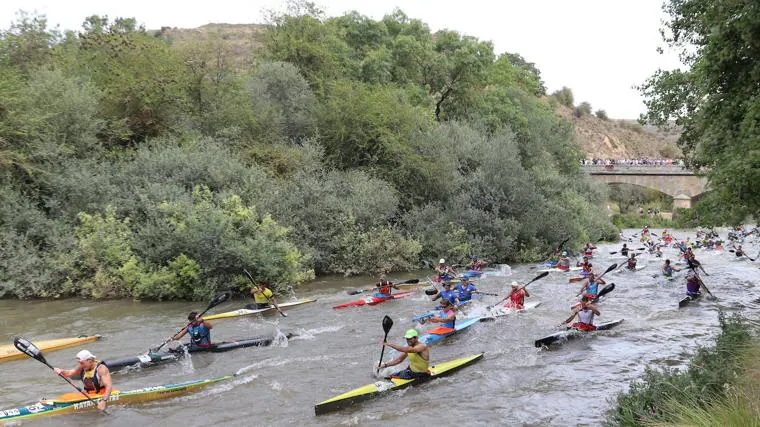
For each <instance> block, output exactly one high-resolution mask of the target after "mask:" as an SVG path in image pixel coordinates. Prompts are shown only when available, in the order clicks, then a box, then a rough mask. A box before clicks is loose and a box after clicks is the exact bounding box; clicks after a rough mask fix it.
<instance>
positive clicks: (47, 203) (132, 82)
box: [0, 2, 617, 299]
mask: <svg viewBox="0 0 760 427" xmlns="http://www.w3.org/2000/svg"><path fill="white" fill-rule="evenodd" d="M136 23H137V21H136V20H135V19H132V18H119V19H115V20H109V19H107V18H105V17H99V16H91V17H89V18H87V20H86V21H85V24H84V26H83V28H81V29H79V30H76V31H66V32H64V33H60V32H57V31H54V30H51V29H50V28H48V26H47V23H46V20H45V18H44V17H42V16H37V15H26V14H21V15H19V17H18V19H17V21H16V22H14V23H13V25H12V26H11V27H10V28H8V29H6V30H4V31H2V32H1V33H0V86H1V87H2V93H3V94H4V95H5V96H4V97H3V98H2V99H0V194H2V197H3V200H4V202H5V203H4V204H3V206H2V207H0V248H1V249H2V250H0V295H2V296H6V297H20V298H25V297H57V296H66V295H82V296H88V297H134V298H154V299H168V298H205V297H207V296H208V295H209V294H212V293H215V292H217V291H219V290H221V289H229V288H233V289H241V290H242V289H244V288H245V287H246V286H248V284H247V283H246V280H245V278H244V277H242V276H241V275H240V272H241V270H242V269H243V268H248V269H249V270H251V271H252V273H253V274H254V276H255V278H256V280H267V281H270V282H271V283H273V284H274V285H275V286H284V285H289V284H297V283H299V282H302V281H304V280H308V279H309V278H310V277H313V275H314V274H315V273H316V274H325V273H342V274H356V273H380V272H390V271H398V270H406V269H412V268H417V267H418V266H419V265H420V263H419V261H420V259H431V258H440V257H444V258H447V259H449V260H451V262H452V263H456V262H457V261H458V260H462V259H466V256H467V255H468V254H477V255H479V256H480V257H483V258H486V259H489V260H492V261H495V262H504V261H510V260H523V261H525V260H535V259H539V258H542V257H543V256H544V254H546V253H547V252H549V251H550V250H551V248H553V247H555V246H556V245H557V244H558V243H559V242H561V241H563V240H565V239H566V238H570V239H571V243H575V244H580V243H581V242H584V241H588V240H593V241H596V240H599V239H602V238H605V237H614V236H616V234H617V233H616V230H615V228H614V227H613V226H612V225H611V224H610V222H609V220H608V219H607V218H606V216H605V215H604V214H603V213H601V210H600V209H598V205H599V204H600V203H601V201H602V200H603V199H604V197H605V193H604V190H603V189H602V188H600V187H599V186H597V185H595V184H593V183H592V182H591V181H590V180H589V179H588V177H587V176H586V175H584V174H583V173H582V172H581V171H580V170H579V167H578V163H579V159H581V158H582V157H583V156H584V154H583V153H582V152H581V151H580V150H579V148H578V146H577V144H576V143H575V141H574V138H573V133H574V131H573V125H572V123H570V122H569V121H568V120H564V119H562V118H561V117H559V116H557V114H556V113H555V111H554V109H553V108H552V107H551V105H550V104H549V103H548V101H547V99H546V97H545V95H546V94H545V88H544V85H543V82H542V81H541V75H540V72H539V70H538V69H537V68H536V67H535V66H534V65H533V64H531V63H530V62H528V61H527V60H525V59H524V58H523V57H521V56H520V55H518V54H515V53H501V54H497V53H496V52H494V51H493V47H492V45H491V43H490V42H487V41H483V40H479V39H477V38H474V37H471V36H466V35H462V34H459V33H457V32H456V31H451V30H442V31H438V32H435V33H433V32H431V31H430V29H429V28H428V27H427V25H425V23H423V22H421V21H419V20H416V19H412V18H410V17H408V16H406V15H405V14H404V13H403V12H401V11H399V10H396V11H393V12H392V13H391V14H389V15H387V16H385V17H384V18H383V19H381V20H377V21H376V20H372V19H370V18H367V17H365V16H361V15H359V14H357V13H349V14H346V15H344V16H339V17H326V16H324V15H323V14H322V13H321V11H319V10H318V9H317V8H315V7H314V5H312V4H310V3H304V2H295V3H291V4H290V6H289V9H288V12H287V13H275V14H273V15H272V17H271V22H270V23H269V25H267V26H265V27H253V28H244V27H238V26H235V27H231V28H232V29H233V30H234V31H233V33H234V34H237V35H238V36H239V37H238V36H233V35H230V34H228V33H223V32H220V31H216V29H219V28H225V27H223V26H218V25H217V26H214V28H215V29H214V30H213V31H212V30H209V31H201V33H204V32H205V34H206V36H204V37H196V36H192V37H190V36H187V34H186V33H187V32H186V31H175V30H171V29H163V30H160V31H147V30H145V29H144V28H141V27H140V26H138V25H137V24H136ZM194 34H195V33H194ZM246 52H247V53H246Z"/></svg>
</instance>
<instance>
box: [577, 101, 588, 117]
mask: <svg viewBox="0 0 760 427" xmlns="http://www.w3.org/2000/svg"><path fill="white" fill-rule="evenodd" d="M573 114H575V117H578V118H580V117H584V116H588V115H589V114H591V104H589V103H588V102H585V101H584V102H581V103H580V104H579V105H578V106H577V107H575V110H573Z"/></svg>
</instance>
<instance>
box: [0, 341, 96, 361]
mask: <svg viewBox="0 0 760 427" xmlns="http://www.w3.org/2000/svg"><path fill="white" fill-rule="evenodd" d="M100 338H101V336H100V335H88V336H81V337H77V338H60V339H56V340H45V341H35V342H34V345H36V346H37V348H39V349H40V351H44V352H51V351H56V350H63V349H65V348H70V347H74V346H78V345H82V344H87V343H91V342H95V341H97V340H99V339H100ZM27 357H29V356H27V355H26V354H24V353H22V352H20V351H18V350H17V349H16V347H14V346H13V345H12V344H9V345H2V346H0V362H9V361H11V360H19V359H24V358H27Z"/></svg>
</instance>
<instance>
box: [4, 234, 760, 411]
mask: <svg viewBox="0 0 760 427" xmlns="http://www.w3.org/2000/svg"><path fill="white" fill-rule="evenodd" d="M633 232H634V231H633V230H626V235H630V234H631V233H633ZM655 232H657V233H659V230H655ZM675 234H676V235H677V236H679V237H681V236H687V235H688V236H691V237H692V238H693V236H694V233H693V232H691V233H688V232H685V231H680V232H676V233H675ZM725 234H726V233H725V231H724V232H723V233H722V235H723V236H725ZM629 246H631V247H637V246H640V245H639V244H638V243H629ZM619 247H620V244H604V245H600V246H599V249H598V250H597V252H596V253H597V254H598V256H597V257H596V258H594V260H593V262H594V264H595V268H596V269H597V270H599V271H603V270H604V269H605V268H606V267H607V266H609V265H610V264H611V263H613V262H616V263H622V262H623V261H622V259H621V257H620V256H619V255H610V254H609V252H611V251H615V250H618V249H619ZM746 247H752V246H751V245H749V244H746V245H745V248H746ZM757 250H758V249H757V246H754V247H753V249H751V250H750V255H751V256H753V255H755V253H756V252H757ZM675 254H676V250H675V249H667V250H666V251H665V257H668V258H671V259H672V260H674V261H675V259H676V255H675ZM696 254H697V258H698V259H699V260H701V261H702V263H703V265H704V267H705V269H706V270H707V272H708V273H709V274H710V276H709V277H703V278H704V281H705V284H706V285H707V286H709V287H710V290H711V291H712V292H713V293H714V294H715V295H716V296H718V300H717V301H715V302H711V301H704V300H703V301H700V302H698V303H694V304H691V305H690V306H688V307H686V308H684V309H680V310H679V309H678V300H679V299H680V297H681V296H682V294H683V293H684V290H685V285H684V280H683V278H680V279H677V280H674V281H673V282H671V283H667V284H664V283H662V282H661V281H658V280H657V279H655V278H653V277H652V275H653V274H655V273H658V272H659V268H660V265H661V264H662V260H660V259H655V258H652V259H651V261H650V260H649V257H648V256H644V257H642V259H641V260H640V261H639V262H640V264H641V265H647V268H645V269H643V270H641V271H638V272H636V273H629V272H620V273H618V272H613V273H610V274H608V275H607V276H606V277H605V279H606V280H607V282H608V283H609V282H614V283H615V284H616V290H615V291H614V292H612V293H610V294H609V295H608V296H607V298H606V299H605V300H604V301H603V302H602V303H601V305H600V309H601V311H602V316H601V318H598V322H601V321H605V320H613V319H617V318H624V319H625V322H624V323H623V324H622V325H620V326H618V327H617V328H615V329H613V330H610V331H605V332H599V333H597V334H596V335H595V336H592V337H587V338H584V339H580V340H576V341H572V342H568V343H566V344H564V345H562V346H559V347H557V348H553V349H551V350H538V349H536V348H535V347H534V346H533V341H534V340H535V339H537V338H540V337H542V336H545V335H548V334H549V333H551V332H553V331H555V330H556V329H554V328H555V326H556V325H557V324H558V323H559V322H561V321H562V320H563V319H564V318H566V317H567V316H568V314H569V307H570V305H571V301H573V295H575V293H576V292H577V291H578V288H579V286H578V285H577V284H568V281H567V279H568V277H569V276H570V275H571V274H567V273H550V275H549V276H548V277H545V278H543V279H541V280H539V281H537V282H535V283H533V284H531V285H530V286H529V288H528V290H529V291H530V294H531V297H530V298H529V299H528V300H529V301H530V300H536V301H541V302H542V304H541V305H540V306H539V307H538V308H536V309H534V310H532V311H530V312H527V313H524V314H521V315H513V316H507V317H502V318H500V319H498V320H497V321H495V322H487V323H480V324H478V325H476V326H474V327H472V328H470V329H469V330H467V331H466V332H464V333H462V334H460V335H458V336H455V337H451V338H450V339H449V340H448V341H445V342H443V343H441V344H437V345H435V346H432V347H431V358H432V359H433V360H434V361H446V360H449V359H454V358H457V357H461V356H465V355H470V354H473V353H477V352H485V358H484V360H482V361H480V362H479V363H477V364H475V365H473V366H470V367H468V368H465V369H464V370H462V371H460V372H458V373H456V374H454V375H452V376H450V377H446V378H443V379H440V380H438V381H433V382H430V383H427V384H425V385H423V386H420V387H418V388H411V389H406V390H404V391H401V392H396V393H394V394H392V395H387V396H384V397H380V398H378V399H375V400H371V401H368V402H364V403H361V404H358V405H356V406H355V407H352V408H349V409H346V410H342V411H340V412H337V413H333V414H330V415H323V416H319V417H316V416H315V415H314V404H316V403H318V402H321V401H322V400H325V399H327V398H330V397H332V396H334V395H336V394H339V393H342V392H345V391H348V390H349V389H352V388H355V387H358V386H360V385H364V384H367V383H370V382H373V381H375V378H374V377H373V366H374V365H376V364H377V360H378V357H379V352H380V341H381V339H382V335H383V331H382V328H381V320H382V318H383V316H384V315H386V314H387V315H389V316H391V317H392V318H393V319H394V321H395V325H394V327H393V329H392V330H391V333H390V336H389V338H390V339H392V340H394V341H396V342H401V341H403V339H402V338H401V337H402V334H403V332H404V330H405V329H407V328H408V327H410V325H411V322H410V318H411V317H412V316H413V315H414V314H416V313H420V312H422V311H424V308H427V307H431V306H432V305H433V304H432V303H430V302H429V298H428V297H427V296H426V295H424V294H419V295H415V296H413V297H410V298H405V299H400V300H396V301H392V302H386V303H384V304H380V305H377V306H374V307H358V308H350V309H346V310H333V309H331V308H330V307H332V306H333V305H336V304H339V303H342V302H346V301H349V300H351V299H352V298H353V299H355V298H357V296H355V297H351V296H348V295H346V293H345V292H344V291H345V289H346V288H347V287H359V286H360V285H363V284H366V283H371V282H372V279H371V278H348V279H347V278H342V277H341V278H322V279H320V280H318V281H316V282H313V283H310V284H307V285H304V286H302V287H300V288H298V289H297V291H298V297H301V298H302V297H309V298H316V299H318V301H317V302H316V303H312V304H307V305H304V306H300V307H297V308H294V309H292V310H290V311H289V312H288V313H289V317H287V318H281V317H279V316H267V317H263V318H262V317H258V318H242V319H235V320H227V321H224V322H218V323H216V326H215V328H214V330H213V338H214V340H223V339H229V338H245V337H251V336H260V335H275V334H281V333H288V332H289V333H295V334H297V336H295V337H292V338H290V339H289V340H287V339H283V340H281V343H280V344H279V345H275V346H272V347H266V348H246V349H239V350H234V351H230V352H227V353H222V354H196V355H193V356H192V358H190V359H188V360H186V361H185V362H182V363H178V364H169V365H163V366H157V367H153V368H148V369H143V370H140V371H137V372H132V373H128V374H115V375H114V376H113V378H114V381H115V383H116V385H117V387H118V388H119V389H122V390H129V389H133V388H139V387H145V386H150V385H159V384H167V383H176V382H181V381H185V380H191V379H201V378H211V377H215V376H220V375H225V374H231V373H233V372H236V371H241V373H240V375H239V376H238V377H237V378H236V379H234V380H233V381H232V382H229V383H224V384H220V385H215V386H211V387H210V388H208V389H205V390H203V391H200V392H198V393H195V394H191V395H187V396H183V397H180V398H176V399H172V400H164V401H156V402H153V403H147V404H143V405H135V406H128V407H118V406H113V407H111V409H110V410H109V412H110V414H109V415H101V414H96V413H87V414H77V415H65V416H58V417H51V418H42V419H39V420H30V421H27V422H25V423H24V424H32V423H38V424H39V425H85V424H86V425H89V426H136V425H169V423H170V422H171V424H172V425H186V426H196V425H222V424H225V425H241V426H242V425H246V426H249V425H262V426H263V425H301V426H303V425H386V424H390V423H394V424H397V425H430V424H436V425H443V426H447V425H461V424H462V423H463V422H464V423H466V424H467V425H522V424H530V425H557V426H565V425H599V424H600V423H601V422H602V421H603V419H604V417H605V411H606V410H608V409H609V408H610V406H611V401H610V399H613V398H614V397H615V396H616V395H617V394H618V392H620V391H622V390H625V389H627V387H628V385H629V383H630V382H631V381H632V380H634V379H636V378H639V377H640V376H641V375H642V373H643V371H644V368H645V367H646V366H647V365H650V364H652V365H654V366H660V367H664V366H671V367H672V366H684V365H685V363H686V362H687V361H688V359H689V358H690V356H691V355H692V354H693V352H694V350H695V348H696V347H697V346H699V345H705V344H709V343H710V342H711V340H712V339H713V338H714V336H715V334H716V333H717V332H718V312H719V310H723V311H725V312H739V313H743V314H745V315H748V316H750V317H751V318H753V319H754V318H755V314H754V313H756V312H757V310H756V309H757V308H758V302H757V300H758V298H760V291H759V290H758V288H757V287H756V286H755V282H757V280H758V279H759V278H760V270H758V266H760V260H758V262H755V263H752V262H749V261H735V260H732V258H734V256H733V254H731V253H729V252H728V251H725V252H724V253H722V254H718V253H715V252H703V251H702V250H697V251H696ZM663 259H664V258H663ZM512 270H513V274H512V275H511V276H509V277H489V278H484V279H482V280H480V281H476V282H475V283H476V285H477V286H478V288H479V289H480V290H483V291H490V292H497V293H504V292H505V290H506V289H507V288H508V286H509V283H510V282H511V281H512V280H518V281H520V282H522V283H524V282H525V281H527V280H530V279H531V278H533V277H535V276H536V275H537V274H538V273H537V271H536V269H535V268H534V267H533V266H529V265H513V266H512ZM426 274H429V272H416V273H410V274H406V275H396V276H394V278H396V279H398V280H402V279H407V278H412V277H424V275H426ZM281 300H287V298H281ZM494 301H495V297H485V298H484V299H483V301H482V302H481V303H479V304H488V303H492V302H494ZM281 302H282V301H281ZM242 304H243V302H242V301H231V302H227V303H224V304H223V305H221V306H219V307H217V308H215V309H214V310H213V311H212V313H217V312H223V311H229V310H233V309H237V308H240V306H242ZM198 309H203V304H202V303H192V302H168V303H153V302H133V301H91V300H79V299H69V300H63V301H16V300H0V313H1V314H0V339H3V340H6V342H9V341H10V340H11V338H12V337H13V336H14V335H17V334H20V335H24V336H25V337H28V338H31V339H33V340H40V339H50V338H60V337H69V336H77V335H80V334H94V333H98V334H102V335H104V336H105V338H104V339H103V340H100V341H98V342H96V343H93V344H89V345H85V346H80V347H75V348H71V349H66V350H60V351H56V352H50V353H48V354H47V359H48V361H49V362H51V363H52V364H53V365H55V366H60V367H69V368H71V367H73V366H74V365H75V362H74V354H76V352H77V351H79V350H80V349H82V348H87V349H89V350H91V351H92V352H93V353H95V354H96V355H97V356H98V357H99V358H115V357H121V356H130V355H134V354H139V353H141V352H143V351H145V350H146V349H147V348H148V347H150V346H152V345H155V344H157V343H160V342H161V341H163V340H164V339H165V338H166V337H167V336H169V335H170V334H172V333H174V332H176V330H177V329H178V328H179V327H181V326H182V325H183V320H184V319H185V317H186V315H187V313H188V312H189V311H191V310H198ZM393 353H394V352H393V351H390V352H388V351H386V355H385V360H390V358H391V357H392V354H393ZM0 372H1V373H2V388H1V389H2V391H3V393H2V395H0V409H10V408H14V407H18V406H22V405H25V404H29V403H33V402H35V401H36V400H37V399H39V398H41V397H53V396H55V395H56V394H59V393H65V392H69V391H71V389H70V386H68V385H67V384H66V383H64V382H63V381H62V380H61V379H59V378H57V377H55V375H54V374H53V373H52V371H50V370H49V369H48V368H46V367H44V366H43V365H42V364H40V363H38V362H36V361H33V360H30V359H25V360H19V361H12V362H7V363H3V364H0Z"/></svg>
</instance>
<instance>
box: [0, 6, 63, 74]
mask: <svg viewBox="0 0 760 427" xmlns="http://www.w3.org/2000/svg"><path fill="white" fill-rule="evenodd" d="M16 19H17V20H16V21H14V22H13V23H11V26H10V28H9V29H8V30H5V31H2V32H0V64H2V65H3V66H9V67H14V68H16V69H18V70H19V71H21V72H22V73H29V72H30V71H32V70H34V69H36V68H37V67H39V66H41V65H43V64H45V63H46V62H47V61H49V60H50V57H51V55H52V48H53V46H54V45H55V44H56V43H57V41H58V40H59V39H60V37H61V34H60V33H59V32H58V31H57V30H51V29H48V27H47V18H46V17H45V16H41V15H37V14H29V13H27V12H23V11H20V12H18V13H17V14H16Z"/></svg>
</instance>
